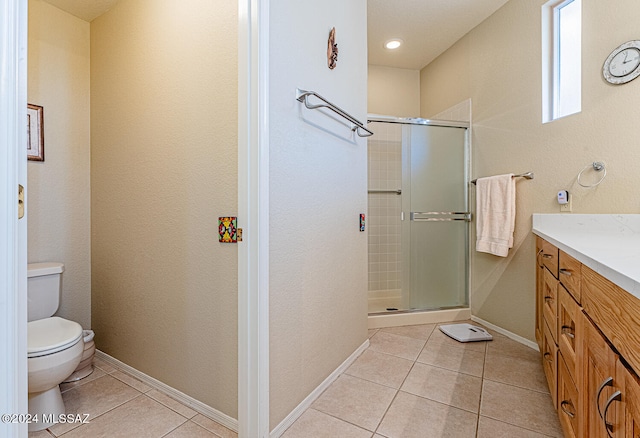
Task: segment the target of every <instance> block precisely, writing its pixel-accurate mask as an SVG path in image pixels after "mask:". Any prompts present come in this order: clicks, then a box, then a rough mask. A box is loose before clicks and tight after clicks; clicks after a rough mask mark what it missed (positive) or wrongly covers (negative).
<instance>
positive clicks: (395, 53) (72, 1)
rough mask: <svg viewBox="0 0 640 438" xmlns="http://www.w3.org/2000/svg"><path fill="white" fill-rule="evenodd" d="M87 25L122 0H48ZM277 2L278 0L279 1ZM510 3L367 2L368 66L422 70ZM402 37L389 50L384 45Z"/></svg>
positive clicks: (450, 0) (485, 0)
mask: <svg viewBox="0 0 640 438" xmlns="http://www.w3.org/2000/svg"><path fill="white" fill-rule="evenodd" d="M46 1H47V2H49V3H51V4H52V5H54V6H56V7H58V8H60V9H62V10H63V11H67V12H69V13H70V14H72V15H75V16H76V17H79V18H82V19H83V20H85V21H91V20H93V19H94V18H96V17H98V16H100V15H102V14H103V13H105V12H106V11H108V10H109V9H110V8H111V7H112V6H113V5H114V4H115V3H116V2H117V1H118V0H46ZM276 1H277V0H276ZM507 1H508V0H367V19H368V37H367V41H368V45H369V64H373V65H383V66H388V67H397V68H406V69H412V70H419V69H421V68H422V67H424V66H425V65H427V64H429V63H430V62H431V61H433V60H434V59H435V58H436V57H437V56H438V55H440V54H441V53H442V52H444V51H445V50H447V49H448V48H449V47H451V46H452V45H453V43H455V42H456V41H458V40H459V39H460V38H462V37H463V36H464V35H465V34H466V33H467V32H469V31H470V30H471V29H473V28H474V27H476V26H477V25H478V24H480V23H481V22H482V21H484V20H485V19H486V18H487V17H489V16H490V15H491V14H493V13H494V12H495V11H496V10H498V9H499V8H500V7H501V6H502V5H504V4H505V3H506V2H507ZM392 38H401V39H402V40H404V44H403V45H402V46H401V47H400V48H399V49H396V50H388V49H385V48H384V47H383V44H384V43H385V42H386V41H388V40H390V39H392Z"/></svg>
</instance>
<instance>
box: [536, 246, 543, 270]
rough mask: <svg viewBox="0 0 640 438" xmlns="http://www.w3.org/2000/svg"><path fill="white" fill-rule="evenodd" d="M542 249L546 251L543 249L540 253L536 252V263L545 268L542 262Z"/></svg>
mask: <svg viewBox="0 0 640 438" xmlns="http://www.w3.org/2000/svg"><path fill="white" fill-rule="evenodd" d="M542 251H544V250H543V249H541V250H540V251H538V254H536V264H537V265H538V267H539V268H543V267H544V265H543V264H542V263H540V254H542Z"/></svg>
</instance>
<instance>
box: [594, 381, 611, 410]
mask: <svg viewBox="0 0 640 438" xmlns="http://www.w3.org/2000/svg"><path fill="white" fill-rule="evenodd" d="M605 386H613V377H607V378H606V379H604V382H602V383H601V384H600V388H598V392H597V393H596V407H597V408H598V415H600V418H604V417H603V416H602V411H601V410H600V394H601V393H602V390H603V389H604V388H605Z"/></svg>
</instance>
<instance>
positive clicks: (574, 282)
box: [558, 250, 582, 303]
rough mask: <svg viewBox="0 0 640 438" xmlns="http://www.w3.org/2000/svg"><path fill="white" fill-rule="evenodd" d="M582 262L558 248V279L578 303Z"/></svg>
mask: <svg viewBox="0 0 640 438" xmlns="http://www.w3.org/2000/svg"><path fill="white" fill-rule="evenodd" d="M581 268H582V263H580V262H579V261H577V260H576V259H574V258H573V257H571V256H570V255H569V254H567V253H566V252H563V251H562V250H559V256H558V280H560V283H562V284H563V285H564V287H566V288H567V290H568V291H569V293H570V294H571V295H572V296H573V298H574V299H575V300H576V301H577V302H578V303H580V299H581V298H580V284H581V283H582V273H581Z"/></svg>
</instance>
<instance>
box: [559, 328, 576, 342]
mask: <svg viewBox="0 0 640 438" xmlns="http://www.w3.org/2000/svg"><path fill="white" fill-rule="evenodd" d="M560 331H561V332H562V334H563V335H567V336H568V337H570V338H571V339H575V337H576V335H575V334H574V333H573V327H569V326H568V325H563V326H562V328H561V329H560Z"/></svg>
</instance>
